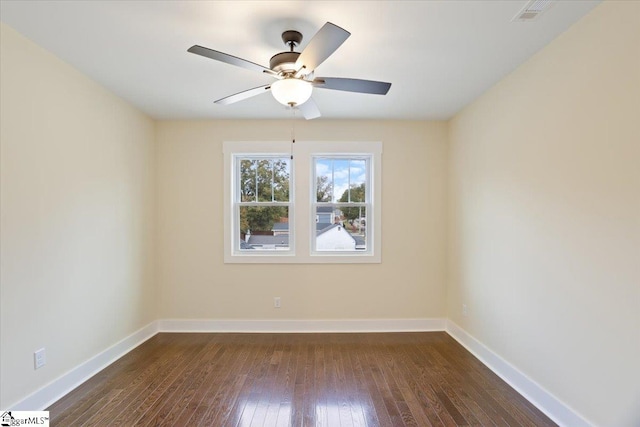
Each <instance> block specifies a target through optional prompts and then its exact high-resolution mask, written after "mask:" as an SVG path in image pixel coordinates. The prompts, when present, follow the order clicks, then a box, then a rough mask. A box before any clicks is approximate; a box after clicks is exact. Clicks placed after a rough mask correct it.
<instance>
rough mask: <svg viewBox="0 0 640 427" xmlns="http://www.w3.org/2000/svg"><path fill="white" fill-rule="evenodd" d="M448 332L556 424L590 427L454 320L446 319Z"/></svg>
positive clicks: (567, 407)
mask: <svg viewBox="0 0 640 427" xmlns="http://www.w3.org/2000/svg"><path fill="white" fill-rule="evenodd" d="M446 331H447V333H448V334H449V335H451V336H452V337H453V338H454V339H455V340H456V341H458V342H459V343H460V344H462V346H463V347H465V348H466V349H467V350H469V352H471V354H473V355H474V356H476V357H477V358H478V359H479V360H480V361H481V362H482V363H484V364H485V365H486V366H487V367H488V368H489V369H491V370H492V371H493V372H494V373H495V374H496V375H498V376H499V377H500V378H502V379H503V380H504V381H505V382H506V383H507V384H509V385H510V386H511V387H513V388H514V389H515V390H516V391H517V392H518V393H520V394H521V395H522V396H524V397H525V398H526V399H527V400H528V401H529V402H531V403H532V404H533V405H535V406H536V407H537V408H538V409H540V410H541V411H542V412H544V413H545V415H547V416H548V417H549V418H551V419H552V420H553V421H554V422H555V423H556V424H558V425H560V426H567V427H590V426H591V425H592V424H591V423H589V422H588V421H587V420H585V419H584V418H583V417H582V416H580V415H579V414H578V413H577V412H575V411H574V410H572V409H571V408H570V407H569V406H567V405H566V404H564V403H563V402H562V401H560V400H559V399H557V398H556V397H555V396H553V395H552V394H551V393H549V392H548V391H547V390H545V389H544V388H542V387H541V386H540V385H539V384H538V383H536V382H535V381H533V380H532V379H530V378H529V377H527V376H526V375H525V374H523V373H522V372H520V371H519V370H518V369H517V368H516V367H514V366H513V365H511V364H510V363H509V362H507V361H506V360H504V359H503V358H501V357H500V356H498V355H497V354H496V353H494V352H493V351H491V350H490V349H489V348H487V347H486V346H485V345H484V344H482V343H481V342H480V341H478V340H477V339H476V338H474V337H473V336H471V335H470V334H469V333H468V332H467V331H465V330H464V329H462V328H461V327H460V326H458V325H456V324H455V323H454V322H452V321H451V320H447V321H446Z"/></svg>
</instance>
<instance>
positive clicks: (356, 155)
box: [310, 153, 375, 257]
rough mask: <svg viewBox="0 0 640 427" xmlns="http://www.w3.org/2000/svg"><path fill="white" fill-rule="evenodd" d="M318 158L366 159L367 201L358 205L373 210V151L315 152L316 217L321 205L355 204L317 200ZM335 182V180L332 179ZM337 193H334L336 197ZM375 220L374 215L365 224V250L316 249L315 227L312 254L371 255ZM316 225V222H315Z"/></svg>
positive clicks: (313, 204) (313, 203) (313, 205)
mask: <svg viewBox="0 0 640 427" xmlns="http://www.w3.org/2000/svg"><path fill="white" fill-rule="evenodd" d="M317 159H331V160H364V161H365V165H366V171H367V172H366V174H367V181H366V185H365V201H364V202H362V203H358V205H361V206H363V207H364V208H365V212H369V211H370V210H372V207H373V192H372V191H371V190H372V186H373V179H372V178H373V176H372V167H371V165H372V163H374V159H373V154H371V153H366V154H364V153H314V154H313V155H312V156H311V169H312V171H311V173H312V177H311V185H312V190H311V192H310V196H311V214H312V215H313V217H314V218H315V217H316V216H317V214H316V208H317V207H319V206H327V205H329V206H335V207H338V208H340V207H345V208H348V207H353V204H351V203H348V202H346V203H345V202H337V201H336V202H330V203H327V202H318V201H317V194H316V192H317V189H316V185H317V178H318V177H317V175H316V168H315V167H314V166H315V162H316V160H317ZM332 182H333V180H332ZM333 190H334V191H335V187H334V188H333ZM335 196H336V195H335V194H334V197H335ZM374 220H375V218H373V217H372V221H369V220H367V222H366V224H365V235H366V236H367V248H366V249H365V250H352V251H351V250H318V249H316V247H317V245H316V237H317V232H316V229H315V228H314V229H313V232H312V233H311V255H313V256H323V257H326V256H341V257H344V256H371V254H372V253H373V246H372V245H370V244H369V242H368V240H369V236H371V233H372V229H373V227H372V225H371V224H373V221H374ZM313 225H314V226H315V224H313Z"/></svg>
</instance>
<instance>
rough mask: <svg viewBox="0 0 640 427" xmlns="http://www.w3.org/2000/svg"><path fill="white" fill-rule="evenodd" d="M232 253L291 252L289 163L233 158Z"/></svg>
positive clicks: (269, 158)
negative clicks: (233, 242)
mask: <svg viewBox="0 0 640 427" xmlns="http://www.w3.org/2000/svg"><path fill="white" fill-rule="evenodd" d="M234 163H235V171H236V174H235V184H236V185H235V190H236V191H235V197H234V236H235V245H234V249H235V251H234V252H235V253H236V254H242V253H250V254H252V255H253V254H255V253H256V251H286V252H289V251H290V250H291V245H290V238H291V234H292V233H293V230H290V229H289V228H290V227H289V223H290V218H291V215H290V214H291V204H292V197H291V188H292V186H291V181H292V174H291V159H290V158H289V157H285V156H283V155H252V154H244V155H236V156H235V162H234Z"/></svg>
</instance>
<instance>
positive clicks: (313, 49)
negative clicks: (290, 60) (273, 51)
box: [295, 22, 351, 74]
mask: <svg viewBox="0 0 640 427" xmlns="http://www.w3.org/2000/svg"><path fill="white" fill-rule="evenodd" d="M350 35H351V33H350V32H348V31H346V30H344V29H342V28H340V27H338V26H337V25H334V24H332V23H331V22H327V23H326V24H324V25H323V26H322V28H320V30H318V32H317V33H316V34H315V35H314V36H313V38H312V39H311V40H310V41H309V44H307V46H306V47H305V48H304V50H303V51H302V53H301V54H300V56H299V57H298V59H297V60H296V67H295V68H296V70H300V69H301V68H302V67H304V68H305V69H307V70H308V71H307V73H308V72H311V71H313V70H315V69H316V67H317V66H318V65H320V64H322V63H323V62H324V60H325V59H327V58H328V57H329V56H331V54H332V53H333V52H335V51H336V50H337V49H338V48H339V47H340V46H341V45H342V43H344V41H345V40H346V39H347V38H348V37H349V36H350ZM305 74H306V73H305Z"/></svg>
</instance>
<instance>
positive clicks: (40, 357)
mask: <svg viewBox="0 0 640 427" xmlns="http://www.w3.org/2000/svg"><path fill="white" fill-rule="evenodd" d="M46 364H47V353H46V351H45V349H44V348H41V349H40V350H36V351H35V352H34V353H33V366H34V369H39V368H42V367H43V366H44V365H46Z"/></svg>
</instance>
